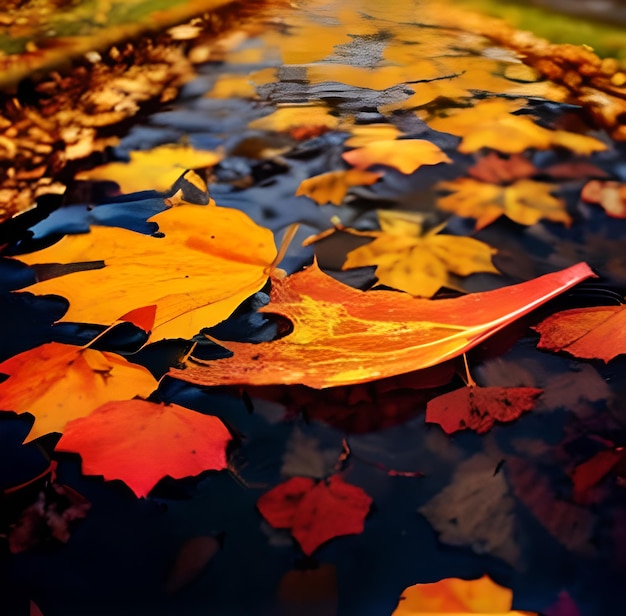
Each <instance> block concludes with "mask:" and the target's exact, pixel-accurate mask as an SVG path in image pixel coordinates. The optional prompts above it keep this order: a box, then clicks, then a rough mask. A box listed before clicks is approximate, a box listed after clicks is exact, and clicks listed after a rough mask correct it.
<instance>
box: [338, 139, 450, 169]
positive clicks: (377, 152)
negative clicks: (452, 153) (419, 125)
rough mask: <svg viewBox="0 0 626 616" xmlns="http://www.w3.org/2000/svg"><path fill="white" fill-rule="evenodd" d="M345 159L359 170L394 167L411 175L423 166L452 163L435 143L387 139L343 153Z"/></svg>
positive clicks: (421, 140) (423, 140)
mask: <svg viewBox="0 0 626 616" xmlns="http://www.w3.org/2000/svg"><path fill="white" fill-rule="evenodd" d="M342 156H343V159H344V160H345V161H346V162H347V163H349V164H350V165H352V166H353V167H356V168H357V169H367V168H369V167H371V166H373V165H386V166H387V167H393V168H394V169H397V170H398V171H400V172H401V173H405V174H409V173H413V172H414V171H416V170H417V169H419V168H420V167H421V166H422V165H437V164H439V163H449V162H452V161H451V160H450V159H449V158H448V156H446V154H445V153H444V152H442V151H441V149H439V148H438V147H437V146H436V145H435V144H434V143H431V142H430V141H426V140H425V139H386V140H380V141H372V142H370V143H368V144H367V145H364V146H363V147H360V148H356V149H354V150H350V151H349V152H344V153H343V155H342Z"/></svg>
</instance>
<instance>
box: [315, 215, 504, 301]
mask: <svg viewBox="0 0 626 616" xmlns="http://www.w3.org/2000/svg"><path fill="white" fill-rule="evenodd" d="M378 220H379V222H380V228H381V230H380V231H355V230H354V229H350V228H348V227H343V226H342V227H338V228H340V230H341V231H345V232H347V233H350V234H352V235H357V236H359V237H371V238H374V241H373V242H370V243H369V244H365V245H364V246H360V247H359V248H356V249H354V250H352V251H351V252H349V253H348V256H347V258H346V262H345V263H344V264H343V266H342V269H344V270H345V269H350V268H354V267H363V266H367V265H375V266H376V277H377V278H378V280H379V281H380V282H381V283H382V284H384V285H387V286H389V287H392V288H394V289H398V290H400V291H406V292H407V293H410V294H411V295H415V296H417V297H432V296H433V295H435V293H437V291H438V290H439V289H440V288H441V287H448V288H450V289H457V290H459V291H463V289H462V288H460V286H459V284H458V283H457V282H456V281H455V280H454V278H452V276H451V274H453V275H456V276H469V275H470V274H475V273H477V272H489V273H492V274H498V273H499V272H498V270H497V269H496V268H495V267H494V265H493V264H492V262H491V258H492V255H494V254H495V252H496V251H495V249H493V248H491V247H490V246H488V245H487V244H485V243H483V242H481V241H479V240H477V239H474V238H472V237H460V236H456V235H444V234H441V233H440V231H441V230H442V226H438V227H435V228H434V229H431V230H429V231H424V230H423V226H422V219H421V217H420V215H419V214H414V213H412V212H396V211H393V210H379V211H378ZM312 239H313V240H314V239H315V238H312ZM310 241H311V240H307V241H306V242H305V243H310Z"/></svg>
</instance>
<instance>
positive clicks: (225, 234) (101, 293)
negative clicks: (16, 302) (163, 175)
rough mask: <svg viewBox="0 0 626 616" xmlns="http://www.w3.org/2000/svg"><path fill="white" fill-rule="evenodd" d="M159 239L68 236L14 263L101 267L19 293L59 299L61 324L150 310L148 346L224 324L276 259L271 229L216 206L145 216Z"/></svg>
mask: <svg viewBox="0 0 626 616" xmlns="http://www.w3.org/2000/svg"><path fill="white" fill-rule="evenodd" d="M150 221H152V222H156V223H157V224H158V225H159V230H160V231H161V232H163V233H164V234H165V237H162V238H160V237H150V236H146V235H142V234H140V233H135V232H133V231H128V230H126V229H117V228H112V227H97V226H95V227H92V228H91V232H90V233H88V234H84V235H70V236H66V237H64V238H63V239H62V240H61V241H59V242H57V243H56V244H54V245H52V246H50V247H49V248H45V249H43V250H40V251H38V252H34V253H31V254H28V255H21V256H20V257H17V258H19V260H20V261H23V262H24V263H27V264H29V265H33V264H36V263H46V262H53V263H75V262H86V261H98V260H103V261H104V267H103V268H102V269H96V270H93V269H92V270H88V271H78V272H73V273H69V274H67V275H65V276H59V277H57V278H52V279H49V280H45V281H43V282H38V283H36V284H34V285H32V286H30V287H27V288H26V289H25V290H26V291H30V292H31V293H35V294H37V295H46V294H53V295H60V296H62V297H65V298H67V299H68V300H69V303H70V306H69V309H68V311H67V312H66V313H65V315H64V316H63V317H62V318H61V319H60V320H61V321H64V322H66V321H73V322H79V323H100V324H103V325H109V324H111V323H113V322H114V321H116V320H117V319H118V316H119V314H120V313H121V312H123V311H127V312H130V311H132V310H137V309H140V308H144V307H149V306H151V305H156V306H157V310H156V317H155V321H154V326H153V328H152V332H151V333H150V337H149V341H150V342H153V341H155V340H161V339H163V338H190V337H191V336H193V335H194V334H196V333H197V332H198V331H199V330H200V329H202V328H203V327H210V326H212V325H215V324H217V323H219V322H220V321H222V320H224V319H225V318H227V317H228V316H229V315H230V314H231V313H232V311H233V310H235V308H237V306H238V305H239V304H240V303H241V302H242V301H243V300H245V299H246V298H248V297H249V296H250V295H252V294H253V293H255V292H256V291H258V290H259V289H260V288H261V287H262V286H263V285H264V284H265V282H266V280H267V276H268V271H269V266H270V264H271V263H272V261H273V259H274V258H275V256H276V249H275V246H274V239H273V235H272V232H271V231H270V230H269V229H265V228H263V227H260V226H258V225H257V224H256V223H254V222H253V221H252V220H251V219H250V218H248V216H247V215H246V214H244V213H243V212H240V211H239V210H235V209H228V208H221V207H202V206H192V205H186V206H180V207H176V208H172V209H170V210H166V211H164V212H161V213H159V214H157V215H156V216H153V217H152V218H150Z"/></svg>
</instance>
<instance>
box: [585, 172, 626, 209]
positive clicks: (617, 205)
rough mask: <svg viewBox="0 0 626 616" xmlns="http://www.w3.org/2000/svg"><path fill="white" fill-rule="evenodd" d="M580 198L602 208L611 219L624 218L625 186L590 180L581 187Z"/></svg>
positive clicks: (625, 206)
mask: <svg viewBox="0 0 626 616" xmlns="http://www.w3.org/2000/svg"><path fill="white" fill-rule="evenodd" d="M580 198H581V199H582V200H583V201H586V202H587V203H594V204H596V205H600V206H602V207H603V208H604V211H605V212H606V213H607V215H608V216H611V217H612V218H626V184H625V183H621V182H613V181H605V182H602V181H600V180H591V181H590V182H587V183H586V184H585V185H584V186H583V190H582V192H581V194H580Z"/></svg>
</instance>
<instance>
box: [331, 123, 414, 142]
mask: <svg viewBox="0 0 626 616" xmlns="http://www.w3.org/2000/svg"><path fill="white" fill-rule="evenodd" d="M340 128H341V127H340ZM346 130H349V131H350V133H351V136H350V137H348V139H346V141H345V142H344V145H345V146H347V147H350V148H360V147H363V146H366V145H368V144H370V143H373V142H375V141H390V140H395V139H397V138H398V137H399V136H400V135H401V134H402V133H401V131H399V130H398V128H397V127H395V126H394V125H393V124H383V123H381V124H376V123H374V124H355V125H349V126H346Z"/></svg>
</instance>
